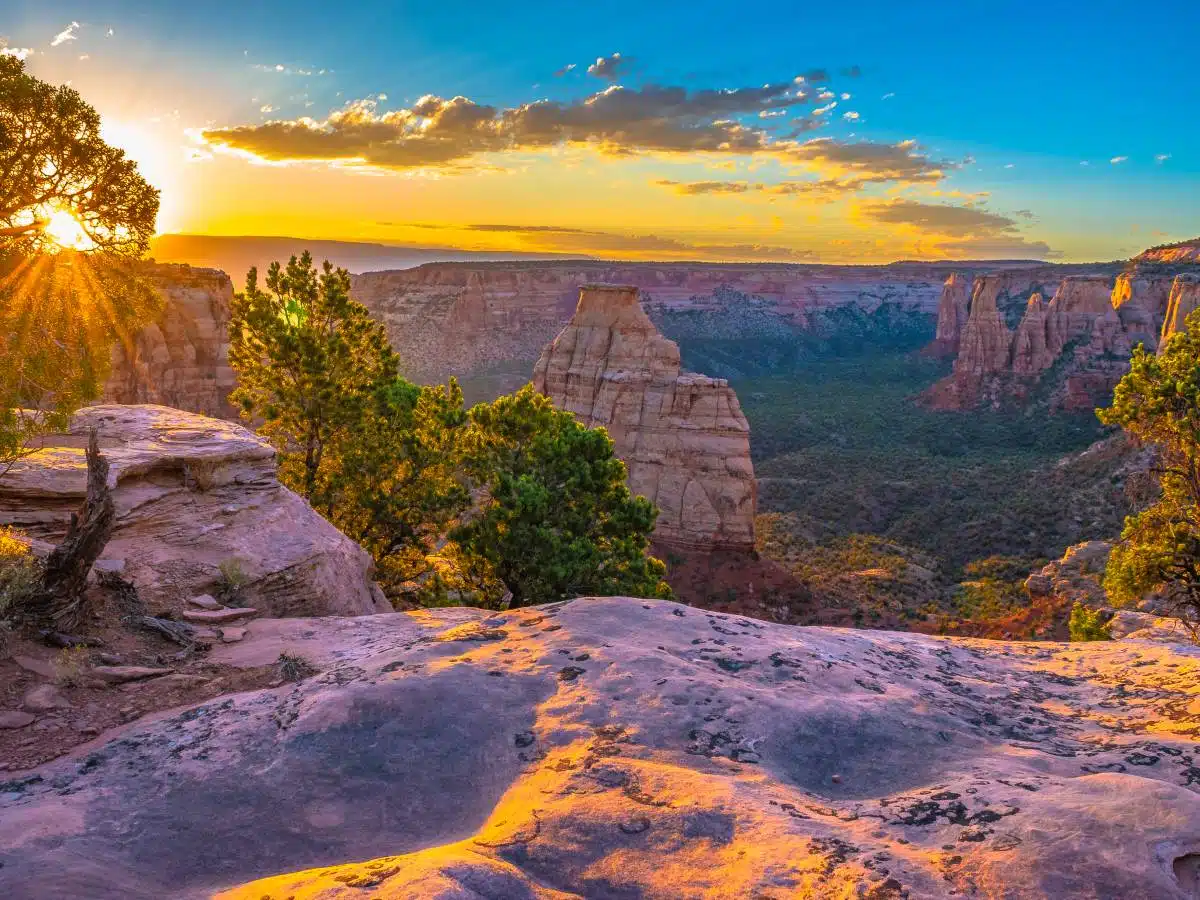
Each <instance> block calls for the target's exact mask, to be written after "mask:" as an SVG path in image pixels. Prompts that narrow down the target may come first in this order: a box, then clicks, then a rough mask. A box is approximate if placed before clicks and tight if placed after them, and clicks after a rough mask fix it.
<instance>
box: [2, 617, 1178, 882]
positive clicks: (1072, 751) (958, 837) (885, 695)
mask: <svg viewBox="0 0 1200 900" xmlns="http://www.w3.org/2000/svg"><path fill="white" fill-rule="evenodd" d="M281 647H286V648H288V649H289V650H290V651H291V652H292V653H294V654H298V655H300V656H302V657H303V658H305V659H307V660H309V661H310V662H311V664H312V665H313V666H314V667H315V668H316V669H319V670H320V674H318V675H316V676H315V677H309V678H307V679H304V680H301V681H299V682H296V683H292V684H287V685H285V686H281V687H278V688H271V689H259V690H249V691H244V692H242V693H237V694H234V695H231V696H227V697H223V698H219V699H212V700H208V701H206V702H204V703H201V704H198V705H194V706H191V707H188V708H185V709H182V710H178V711H175V712H174V713H171V714H159V715H157V716H155V717H153V718H147V719H142V720H140V721H136V722H133V723H130V724H129V725H127V726H124V727H123V728H121V729H116V730H113V731H110V732H107V733H105V734H103V735H101V736H100V738H98V739H97V740H96V741H94V742H93V743H92V744H91V745H90V746H87V747H84V748H81V750H80V751H79V752H78V753H76V754H74V755H73V756H71V757H68V758H65V759H62V760H60V761H58V762H54V763H50V764H48V765H45V766H43V767H42V768H39V769H37V770H36V771H29V772H20V773H9V774H8V775H7V776H6V778H7V781H5V782H4V784H3V785H2V786H0V787H2V789H0V858H2V859H3V860H4V866H3V868H0V889H3V891H4V894H5V896H6V897H7V898H10V900H32V898H39V900H40V898H44V897H49V896H53V897H61V898H88V900H116V898H120V900H160V898H163V897H171V898H177V900H199V898H208V897H211V896H213V895H214V894H215V895H217V896H218V897H221V898H224V900H261V898H265V897H272V898H277V900H279V898H285V897H290V898H293V900H316V898H318V897H319V898H322V900H351V898H353V900H360V898H367V897H372V898H373V897H378V898H443V900H449V898H464V900H465V898H484V897H486V898H497V900H498V898H505V900H579V898H602V897H608V898H616V897H622V898H624V897H629V898H632V897H639V898H645V900H675V898H683V897H687V898H708V900H717V898H731V897H739V898H740V897H746V898H749V897H762V898H768V897H778V898H783V897H789V898H791V897H797V898H798V897H813V898H817V897H820V898H849V897H867V898H873V900H893V898H895V900H899V898H903V897H908V898H912V900H917V898H920V900H941V898H947V900H949V898H958V897H967V896H978V897H992V898H1001V897H1014V898H1015V897H1020V898H1023V900H1085V898H1086V900H1096V898H1097V897H1100V896H1103V897H1111V898H1121V900H1167V898H1173V900H1186V898H1189V897H1194V896H1195V895H1196V884H1197V882H1196V880H1195V879H1196V871H1197V862H1198V858H1197V854H1200V796H1198V791H1200V786H1198V785H1197V776H1196V769H1195V766H1194V760H1195V758H1196V757H1197V755H1198V754H1200V738H1198V737H1197V735H1196V728H1195V722H1194V719H1195V714H1194V712H1193V710H1194V709H1195V707H1196V704H1197V703H1200V679H1198V678H1197V674H1198V668H1200V667H1198V664H1197V658H1196V656H1195V653H1194V651H1193V650H1191V649H1189V648H1187V647H1181V646H1178V645H1176V646H1168V645H1162V644H1150V643H1142V642H1138V641H1100V642H1090V643H1086V642H1085V643H1053V642H1046V641H1042V642H1037V643H1030V642H1005V641H995V640H970V639H953V638H949V639H948V638H939V637H929V636H926V635H919V634H904V633H896V632H883V631H866V630H846V629H831V628H818V627H808V628H795V627H791V626H786V625H772V624H766V623H763V622H758V621H755V620H752V619H746V618H741V617H738V616H727V615H719V614H714V613H707V612H703V611H701V610H697V609H692V608H688V607H685V606H680V605H677V604H673V603H668V602H663V601H649V600H637V599H629V598H584V599H579V600H575V601H572V602H569V603H565V604H554V605H552V606H547V607H540V608H534V609H526V610H515V611H509V612H503V613H495V612H488V611H485V610H474V609H435V610H424V611H422V612H420V613H419V614H418V613H413V614H404V613H392V614H388V615H382V616H372V617H361V618H356V619H342V618H327V619H321V620H301V619H291V620H276V621H273V620H259V621H257V622H256V623H255V625H254V628H253V629H252V630H251V632H250V633H249V634H248V635H246V637H245V638H244V639H243V640H242V641H240V642H238V643H234V644H222V645H217V646H215V647H214V648H213V650H212V653H211V654H210V655H211V657H212V660H211V661H212V663H213V664H215V665H222V666H241V667H245V668H247V669H252V668H255V667H262V666H266V665H269V664H270V663H272V662H273V661H274V660H275V659H276V657H277V656H278V655H279V652H280V648H281ZM123 696H128V695H123ZM121 702H126V701H121ZM431 761H436V765H431ZM150 831H152V832H153V835H154V840H153V841H152V842H150V843H148V842H147V841H146V840H144V839H142V835H144V834H147V833H149V832H150ZM289 872H290V873H293V874H283V873H289ZM255 879H261V880H255ZM1098 886H1102V887H1100V888H1098Z"/></svg>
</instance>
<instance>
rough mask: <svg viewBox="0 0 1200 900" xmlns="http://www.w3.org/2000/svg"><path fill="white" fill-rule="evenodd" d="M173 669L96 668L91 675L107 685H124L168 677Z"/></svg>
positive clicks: (136, 667) (137, 667)
mask: <svg viewBox="0 0 1200 900" xmlns="http://www.w3.org/2000/svg"><path fill="white" fill-rule="evenodd" d="M174 671H175V670H174V669H151V668H149V667H147V666H96V667H95V668H94V669H92V674H93V675H95V676H96V677H97V678H99V679H100V680H101V681H104V682H106V683H108V684H124V683H125V682H127V681H143V680H145V679H147V678H157V677H159V676H160V675H170V674H171V673H172V672H174Z"/></svg>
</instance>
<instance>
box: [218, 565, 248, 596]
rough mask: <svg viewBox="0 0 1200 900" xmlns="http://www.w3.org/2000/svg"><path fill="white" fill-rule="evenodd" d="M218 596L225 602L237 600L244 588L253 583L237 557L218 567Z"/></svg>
mask: <svg viewBox="0 0 1200 900" xmlns="http://www.w3.org/2000/svg"><path fill="white" fill-rule="evenodd" d="M217 571H218V573H219V574H218V575H217V588H216V590H217V596H218V597H220V598H221V599H222V600H223V601H226V602H228V601H230V600H236V599H237V597H238V595H239V594H241V592H242V588H244V587H245V586H246V585H248V584H249V583H250V582H251V580H252V579H251V578H250V575H249V574H248V573H247V572H246V569H245V567H244V566H243V565H242V561H241V560H240V559H238V558H237V557H236V556H231V557H229V559H227V560H225V561H224V562H222V563H221V564H220V565H219V566H217Z"/></svg>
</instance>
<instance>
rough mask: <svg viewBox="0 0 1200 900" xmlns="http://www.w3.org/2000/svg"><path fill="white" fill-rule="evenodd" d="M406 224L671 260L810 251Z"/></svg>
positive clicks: (574, 231) (538, 229) (783, 256)
mask: <svg viewBox="0 0 1200 900" xmlns="http://www.w3.org/2000/svg"><path fill="white" fill-rule="evenodd" d="M408 227H414V228H428V229H436V230H454V231H467V232H480V233H490V234H509V235H513V236H515V237H517V238H518V239H520V240H521V241H522V243H524V244H526V245H528V246H530V247H533V248H536V249H539V250H546V251H554V252H556V253H583V254H587V255H590V256H617V257H622V256H631V255H632V256H637V257H641V258H649V259H671V260H721V261H729V260H739V261H746V262H804V261H811V260H812V259H813V257H814V254H813V253H812V251H809V250H797V249H795V248H792V247H780V246H775V245H770V244H709V243H693V242H691V241H681V240H677V239H675V238H670V237H662V236H660V235H656V234H623V233H619V232H612V231H597V230H592V229H588V228H569V227H560V226H556V225H515V224H507V223H491V224H478V225H463V226H456V225H449V226H448V225H439V224H421V223H417V224H413V225H410V226H408Z"/></svg>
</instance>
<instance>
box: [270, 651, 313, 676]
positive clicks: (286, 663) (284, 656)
mask: <svg viewBox="0 0 1200 900" xmlns="http://www.w3.org/2000/svg"><path fill="white" fill-rule="evenodd" d="M276 664H277V665H278V666H279V677H280V678H282V679H283V680H284V681H303V680H304V679H305V678H311V677H312V676H314V675H318V674H320V672H321V670H320V669H318V668H317V667H316V666H315V665H314V664H313V663H312V662H311V661H310V660H309V659H308V658H306V657H304V656H302V655H300V654H299V653H292V652H290V651H288V650H284V651H283V652H282V653H280V654H279V659H278V660H277V662H276Z"/></svg>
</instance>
